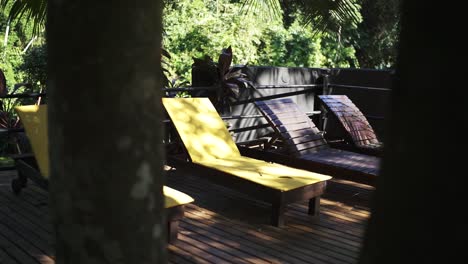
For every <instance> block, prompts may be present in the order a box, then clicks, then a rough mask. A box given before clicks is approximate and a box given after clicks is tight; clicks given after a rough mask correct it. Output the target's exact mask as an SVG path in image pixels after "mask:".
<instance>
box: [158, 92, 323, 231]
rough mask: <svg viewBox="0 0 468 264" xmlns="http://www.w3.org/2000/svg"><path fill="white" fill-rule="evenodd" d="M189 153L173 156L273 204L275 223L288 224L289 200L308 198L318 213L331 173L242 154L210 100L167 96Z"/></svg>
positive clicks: (174, 163) (313, 212) (179, 162)
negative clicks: (327, 173) (311, 170)
mask: <svg viewBox="0 0 468 264" xmlns="http://www.w3.org/2000/svg"><path fill="white" fill-rule="evenodd" d="M162 100H163V105H164V107H165V108H166V111H167V113H168V114H169V117H170V118H171V120H172V124H173V125H174V126H175V128H176V130H177V133H178V135H179V137H180V139H181V141H182V144H183V146H184V147H185V150H186V152H187V155H183V156H182V157H179V156H177V155H168V157H167V161H168V163H169V164H170V165H171V166H174V167H176V168H184V167H185V168H189V169H190V170H191V171H192V172H193V173H196V175H199V176H201V177H206V178H208V179H209V180H212V181H214V182H215V183H217V184H220V185H224V186H226V187H228V188H232V189H235V190H238V191H239V192H242V193H243V194H247V195H250V196H251V197H254V198H256V199H258V200H261V201H264V202H267V203H271V204H272V213H271V224H272V225H274V226H282V225H283V224H284V211H285V209H286V205H287V204H289V203H293V202H297V201H303V200H309V212H308V213H309V214H310V215H318V213H319V208H320V203H319V202H320V195H321V194H322V193H323V192H324V190H325V186H326V183H327V180H329V179H330V178H331V177H330V176H327V175H322V174H319V173H313V172H310V171H306V170H300V169H295V168H291V167H288V166H284V165H280V164H275V163H269V162H266V161H263V160H258V159H253V158H249V157H244V156H241V154H240V152H239V149H238V148H237V147H236V144H235V143H234V141H233V139H232V137H231V135H230V134H229V132H228V130H227V128H226V124H225V123H224V122H223V120H222V119H221V117H220V116H219V114H218V112H217V111H216V109H215V108H214V106H213V104H212V103H211V102H210V100H209V99H208V98H163V99H162Z"/></svg>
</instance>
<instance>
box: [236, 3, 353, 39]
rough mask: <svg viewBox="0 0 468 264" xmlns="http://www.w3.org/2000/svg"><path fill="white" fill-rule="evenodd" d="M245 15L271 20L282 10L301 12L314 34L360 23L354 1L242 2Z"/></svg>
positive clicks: (278, 15) (334, 30)
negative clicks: (257, 12)
mask: <svg viewBox="0 0 468 264" xmlns="http://www.w3.org/2000/svg"><path fill="white" fill-rule="evenodd" d="M243 1H244V8H245V9H244V10H246V12H247V13H249V12H253V11H255V10H257V11H260V12H261V13H266V14H268V15H269V16H270V17H272V18H278V17H280V16H281V13H282V11H284V10H302V12H303V13H304V15H305V22H306V24H311V25H312V27H313V28H314V30H315V31H316V32H323V31H327V32H337V31H338V30H339V29H340V28H341V27H343V26H344V25H345V24H348V23H351V24H352V25H353V26H357V25H358V24H359V23H360V21H361V17H360V11H359V5H358V4H357V1H356V0H243Z"/></svg>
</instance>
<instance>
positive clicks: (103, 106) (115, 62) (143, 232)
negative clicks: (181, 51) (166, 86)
mask: <svg viewBox="0 0 468 264" xmlns="http://www.w3.org/2000/svg"><path fill="white" fill-rule="evenodd" d="M161 2H162V1H155V0H141V1H136V2H135V1H127V0H114V1H106V0H101V1H96V0H69V1H60V0H51V1H49V6H48V22H47V42H48V54H49V61H48V67H49V68H48V76H49V80H48V102H49V137H50V138H49V140H50V161H51V164H50V165H51V178H50V196H51V207H52V210H53V222H54V226H55V231H56V243H57V247H56V249H57V250H56V254H57V256H56V263H93V264H94V263H129V264H134V263H165V262H166V246H165V243H166V242H165V241H166V229H165V227H166V225H165V224H164V223H165V220H164V219H163V218H164V217H165V216H164V215H163V195H162V185H163V172H162V164H163V159H164V157H163V151H162V146H161V144H162V128H161V127H162V122H161V116H162V114H161V99H160V97H161V80H160V78H159V76H158V72H159V67H160V56H161V54H160V52H161V50H160V48H161V8H162V3H161Z"/></svg>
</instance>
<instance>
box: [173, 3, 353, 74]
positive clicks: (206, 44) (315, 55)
mask: <svg viewBox="0 0 468 264" xmlns="http://www.w3.org/2000/svg"><path fill="white" fill-rule="evenodd" d="M242 2H243V1H229V0H218V1H213V0H211V1H209V0H193V1H190V0H174V1H170V2H168V4H167V5H166V8H165V10H164V32H165V34H164V47H165V48H166V49H167V50H168V51H169V52H170V53H171V62H170V65H169V66H168V67H167V68H168V72H169V75H170V79H173V78H180V79H183V80H191V65H192V63H193V58H202V57H204V56H205V55H208V56H210V57H212V58H216V57H217V56H218V54H219V52H220V51H221V50H222V48H223V47H227V46H232V50H233V54H234V57H233V64H234V65H236V64H249V65H265V66H291V67H328V66H340V67H346V66H349V65H350V63H349V61H354V60H355V57H354V49H353V48H352V46H351V45H350V44H349V42H344V41H343V42H341V43H338V42H337V41H336V40H335V39H333V38H331V37H330V35H329V34H328V35H327V34H326V33H317V32H316V31H314V30H313V28H312V27H304V23H305V22H304V19H305V18H306V16H304V15H303V14H302V13H300V12H298V11H297V12H296V13H294V14H290V16H289V17H290V18H291V23H290V24H289V25H288V26H287V27H286V26H285V24H284V23H283V19H282V18H278V17H277V16H272V17H268V18H265V16H264V15H261V14H260V13H259V12H261V10H259V9H258V8H257V9H256V8H251V9H249V7H248V6H243V4H242ZM245 10H248V13H247V14H244V13H245ZM349 27H352V25H351V24H350V26H349Z"/></svg>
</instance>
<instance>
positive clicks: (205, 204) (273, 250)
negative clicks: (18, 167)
mask: <svg viewBox="0 0 468 264" xmlns="http://www.w3.org/2000/svg"><path fill="white" fill-rule="evenodd" d="M193 174H196V172H191V173H190V175H186V174H183V173H182V171H180V172H179V171H177V170H175V171H170V172H168V179H167V185H168V186H170V187H174V188H176V189H178V190H180V191H182V192H185V193H187V194H189V195H191V196H192V197H194V198H195V202H194V203H193V204H190V205H188V206H187V208H186V213H185V216H184V218H183V219H182V220H181V222H180V232H179V240H177V241H175V242H173V243H172V244H169V245H168V247H167V248H168V253H169V255H168V261H169V263H179V264H186V263H202V264H204V263H242V264H244V263H253V264H267V263H317V264H347V263H356V262H357V259H358V256H359V250H360V247H361V243H362V239H363V237H364V231H365V226H366V222H367V219H368V218H369V216H370V212H369V199H370V197H371V196H372V193H373V188H371V187H369V186H367V185H359V184H355V183H349V182H346V181H340V180H338V181H337V182H334V181H331V182H330V184H329V186H328V190H327V191H326V192H325V194H324V195H323V197H322V199H321V216H320V217H319V218H314V217H310V216H309V215H308V214H307V209H308V203H307V201H303V202H298V203H294V204H291V205H289V206H287V209H286V225H285V227H283V228H277V227H273V226H271V225H269V217H270V206H271V205H270V204H267V203H265V202H262V201H258V200H255V199H253V198H251V197H249V196H247V195H245V194H242V193H240V192H238V191H235V190H232V189H229V188H227V187H224V186H219V185H216V184H212V183H210V182H208V181H206V180H203V179H201V178H198V177H197V176H194V175H193ZM12 175H13V174H12V173H10V175H9V176H5V173H3V174H2V173H0V205H1V207H0V245H1V247H0V263H2V264H3V263H5V264H9V263H12V264H13V263H15V264H16V263H26V264H29V263H31V264H32V263H34V264H36V263H54V260H53V258H54V257H53V255H54V254H53V248H52V247H53V244H54V242H53V240H54V237H53V235H52V226H51V224H50V222H49V221H50V214H49V210H48V205H47V201H48V193H47V192H46V191H43V190H42V189H40V188H37V187H34V185H31V186H28V187H27V188H26V189H24V192H22V193H21V194H20V195H19V196H15V195H13V194H12V193H11V191H10V190H9V180H11V178H12V177H13V176H12ZM2 258H4V259H5V260H6V261H3V259H2Z"/></svg>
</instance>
